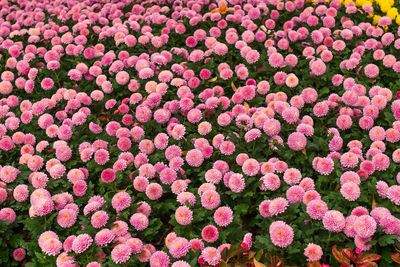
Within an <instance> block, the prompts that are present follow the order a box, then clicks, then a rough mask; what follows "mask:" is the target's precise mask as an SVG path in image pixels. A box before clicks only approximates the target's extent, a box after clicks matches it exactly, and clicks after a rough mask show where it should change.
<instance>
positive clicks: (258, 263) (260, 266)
mask: <svg viewBox="0 0 400 267" xmlns="http://www.w3.org/2000/svg"><path fill="white" fill-rule="evenodd" d="M253 264H254V266H255V267H267V266H266V265H265V264H262V263H261V262H259V261H258V260H256V258H253Z"/></svg>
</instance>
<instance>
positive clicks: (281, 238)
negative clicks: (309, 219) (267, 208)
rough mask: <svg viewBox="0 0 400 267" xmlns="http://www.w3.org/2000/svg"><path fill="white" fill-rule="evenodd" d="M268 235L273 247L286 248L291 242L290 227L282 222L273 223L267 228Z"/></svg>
mask: <svg viewBox="0 0 400 267" xmlns="http://www.w3.org/2000/svg"><path fill="white" fill-rule="evenodd" d="M269 235H270V238H271V241H272V243H273V244H274V245H275V246H278V247H281V248H286V247H288V246H289V245H290V244H291V243H292V242H293V237H294V232H293V229H292V227H290V226H289V225H287V224H286V223H285V222H283V221H275V222H273V223H271V225H270V226H269Z"/></svg>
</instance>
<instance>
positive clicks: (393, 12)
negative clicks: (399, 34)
mask: <svg viewBox="0 0 400 267" xmlns="http://www.w3.org/2000/svg"><path fill="white" fill-rule="evenodd" d="M398 14H399V12H398V10H397V8H395V7H392V8H391V9H389V11H388V12H387V13H386V15H387V16H388V17H389V18H391V19H392V20H394V19H395V18H396V16H397V15H398Z"/></svg>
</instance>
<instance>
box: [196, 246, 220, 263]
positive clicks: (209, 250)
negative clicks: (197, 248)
mask: <svg viewBox="0 0 400 267" xmlns="http://www.w3.org/2000/svg"><path fill="white" fill-rule="evenodd" d="M201 256H202V257H203V259H204V261H205V262H207V263H208V264H210V265H211V266H215V265H217V264H218V263H219V262H220V260H221V253H220V252H219V251H218V249H216V248H214V247H206V248H205V249H203V250H202V251H201Z"/></svg>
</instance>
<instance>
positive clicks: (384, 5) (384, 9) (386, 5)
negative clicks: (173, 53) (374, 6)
mask: <svg viewBox="0 0 400 267" xmlns="http://www.w3.org/2000/svg"><path fill="white" fill-rule="evenodd" d="M380 7H381V11H382V12H384V13H386V12H388V10H389V9H390V8H391V7H392V5H390V4H389V3H388V2H387V1H385V2H382V3H381V4H380Z"/></svg>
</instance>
